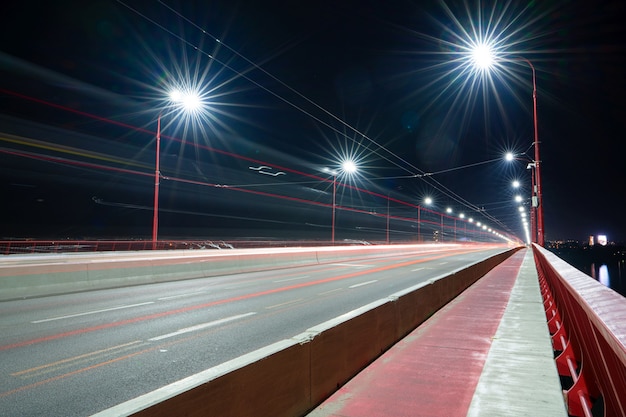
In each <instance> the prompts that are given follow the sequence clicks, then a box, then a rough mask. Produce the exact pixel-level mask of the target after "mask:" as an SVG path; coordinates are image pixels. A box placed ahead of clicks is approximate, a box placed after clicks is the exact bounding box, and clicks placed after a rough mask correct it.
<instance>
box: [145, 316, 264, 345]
mask: <svg viewBox="0 0 626 417" xmlns="http://www.w3.org/2000/svg"><path fill="white" fill-rule="evenodd" d="M255 314H256V313H255V312H250V313H245V314H239V315H236V316H231V317H226V318H224V319H220V320H215V321H210V322H208V323H202V324H197V325H195V326H191V327H185V328H184V329H180V330H177V331H175V332H172V333H168V334H164V335H161V336H156V337H153V338H150V339H148V341H150V342H156V341H158V340H163V339H168V338H170V337H174V336H178V335H181V334H185V333H190V332H196V331H198V330H203V329H206V328H209V327H213V326H218V325H220V324H224V323H228V322H229V321H234V320H238V319H242V318H244V317H249V316H253V315H255Z"/></svg>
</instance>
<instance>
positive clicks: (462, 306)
mask: <svg viewBox="0 0 626 417" xmlns="http://www.w3.org/2000/svg"><path fill="white" fill-rule="evenodd" d="M389 416H392V417H405V416H406V417H408V416H411V417H421V416H424V417H440V416H441V417H457V416H472V417H477V416H480V417H492V416H493V417H496V416H497V417H501V416H524V417H528V416H533V417H560V416H563V417H565V416H567V412H566V409H565V403H564V401H563V395H562V389H561V385H560V381H559V377H558V375H557V371H556V365H555V362H554V356H553V351H552V344H551V341H550V336H549V333H548V327H547V324H546V316H545V313H544V309H543V300H542V298H541V293H540V290H539V283H538V279H537V270H536V268H535V264H534V260H533V256H532V251H531V250H529V249H522V250H520V251H518V252H517V253H516V254H514V255H513V256H512V257H510V258H509V259H508V260H507V261H505V262H503V263H502V264H500V265H499V266H497V267H496V268H494V269H493V270H492V271H491V272H489V273H488V274H487V275H485V276H484V277H483V278H481V279H480V280H479V281H478V282H476V283H475V284H474V285H472V286H471V287H470V288H468V289H467V290H466V291H464V292H463V293H462V294H461V295H459V296H458V297H457V298H456V299H455V300H453V301H452V302H451V303H449V304H448V305H446V306H445V307H444V308H443V309H441V310H440V311H438V312H437V313H435V314H434V315H433V316H432V317H431V318H430V319H428V320H427V321H426V322H424V323H423V324H422V325H421V326H420V327H418V328H417V329H415V330H414V331H413V332H412V333H410V334H409V335H408V336H407V337H405V338H404V339H403V340H401V341H400V342H398V343H397V344H396V345H394V346H393V347H392V348H391V349H390V350H388V351H387V352H385V353H384V354H383V355H382V356H381V357H379V358H378V359H377V360H376V361H374V362H373V363H372V364H371V365H370V366H368V367H367V368H366V369H364V370H363V371H362V372H361V373H359V374H358V375H357V376H355V377H354V378H353V379H352V380H350V381H349V382H348V383H347V384H346V385H344V386H343V387H342V388H340V389H339V390H338V391H337V392H336V393H335V394H334V395H332V396H331V397H330V398H329V399H328V400H327V401H325V402H324V403H323V404H321V405H320V406H319V407H317V408H316V409H315V410H313V411H312V412H311V413H310V414H309V415H308V417H389Z"/></svg>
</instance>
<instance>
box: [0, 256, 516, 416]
mask: <svg viewBox="0 0 626 417" xmlns="http://www.w3.org/2000/svg"><path fill="white" fill-rule="evenodd" d="M503 250H505V249H481V250H477V249H476V248H470V247H465V248H463V247H457V248H451V247H442V248H432V247H431V248H428V249H424V250H423V252H416V253H415V254H412V255H410V256H407V255H404V256H391V257H384V258H371V259H366V260H363V259H360V260H355V261H352V262H342V263H329V264H323V265H316V266H306V267H295V268H290V269H280V270H274V271H264V272H258V273H247V274H238V275H228V276H221V277H212V278H204V279H195V280H188V281H178V282H171V283H161V284H152V285H143V286H136V287H127V288H119V289H110V290H101V291H90V292H83V293H77V294H67V295H60V296H50V297H41V298H35V299H26V300H16V301H7V302H2V303H0V329H1V332H0V358H1V360H0V372H1V374H2V378H1V379H0V414H1V415H2V416H86V415H90V414H93V413H95V412H98V411H101V410H103V409H106V408H109V407H111V406H113V405H116V404H119V403H121V402H124V401H126V400H129V399H131V398H134V397H137V396H139V395H141V394H144V393H147V392H150V391H152V390H154V389H157V388H159V387H162V386H164V385H167V384H169V383H172V382H174V381H177V380H180V379H182V378H185V377H187V376H189V375H192V374H195V373H198V372H200V371H202V370H205V369H207V368H210V367H213V366H215V365H218V364H220V363H222V362H225V361H227V360H230V359H233V358H236V357H238V356H240V355H243V354H245V353H248V352H251V351H253V350H255V349H258V348H261V347H263V346H266V345H269V344H271V343H273V342H276V341H278V340H282V339H285V338H289V337H292V336H294V335H296V334H299V333H301V332H303V331H305V330H306V329H308V328H310V327H313V326H315V325H317V324H320V323H322V322H324V321H326V320H329V319H332V318H335V317H337V316H340V315H342V314H344V313H346V312H349V311H351V310H353V309H355V308H358V307H361V306H363V305H365V304H368V303H370V302H373V301H375V300H378V299H380V298H384V297H386V296H388V295H391V294H393V293H395V292H398V291H400V290H403V289H405V288H408V287H411V286H414V285H416V284H418V283H420V282H423V281H426V280H428V279H431V278H433V277H436V276H439V275H441V274H446V273H448V272H450V271H453V270H456V269H458V268H461V267H463V266H465V265H470V264H473V263H475V262H477V261H479V260H481V259H484V258H486V257H488V256H490V255H493V254H495V253H499V252H502V251H503Z"/></svg>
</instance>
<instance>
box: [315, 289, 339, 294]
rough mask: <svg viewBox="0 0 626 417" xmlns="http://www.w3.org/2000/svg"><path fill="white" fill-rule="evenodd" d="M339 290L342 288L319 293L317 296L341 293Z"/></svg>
mask: <svg viewBox="0 0 626 417" xmlns="http://www.w3.org/2000/svg"><path fill="white" fill-rule="evenodd" d="M341 290H343V288H335V289H334V290H330V291H324V292H321V293H319V294H317V295H326V294H330V293H331V292H336V291H341Z"/></svg>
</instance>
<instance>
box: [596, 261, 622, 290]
mask: <svg viewBox="0 0 626 417" xmlns="http://www.w3.org/2000/svg"><path fill="white" fill-rule="evenodd" d="M623 267H624V263H623V262H615V263H600V262H598V263H592V264H591V266H590V268H589V269H588V270H589V271H590V272H591V273H590V274H589V275H591V277H592V278H593V279H595V280H596V281H598V282H600V283H601V284H603V285H604V286H606V287H609V288H611V289H613V290H615V291H616V292H618V293H620V294H622V295H625V296H626V280H625V279H623V278H626V277H624V271H623Z"/></svg>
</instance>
